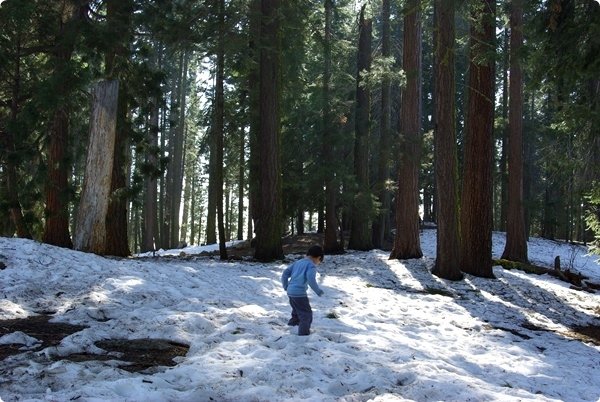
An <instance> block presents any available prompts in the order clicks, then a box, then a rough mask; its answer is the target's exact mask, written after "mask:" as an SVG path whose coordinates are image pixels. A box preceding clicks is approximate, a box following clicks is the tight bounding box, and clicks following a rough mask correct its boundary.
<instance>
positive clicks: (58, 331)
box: [0, 315, 86, 360]
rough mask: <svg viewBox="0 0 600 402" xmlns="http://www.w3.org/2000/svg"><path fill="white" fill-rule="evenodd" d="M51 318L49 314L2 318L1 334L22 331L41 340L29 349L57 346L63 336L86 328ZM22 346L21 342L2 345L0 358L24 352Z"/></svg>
mask: <svg viewBox="0 0 600 402" xmlns="http://www.w3.org/2000/svg"><path fill="white" fill-rule="evenodd" d="M51 318H52V317H51V316H48V315H36V316H32V317H27V318H19V319H14V320H0V336H3V335H6V334H11V333H13V332H17V331H20V332H23V333H25V334H27V335H29V336H31V337H33V338H36V339H38V340H39V341H41V343H40V344H39V345H38V346H36V347H32V348H29V349H28V350H42V349H44V348H47V347H49V346H56V345H58V344H59V343H60V341H62V340H63V338H65V337H67V336H69V335H71V334H74V333H75V332H79V331H81V330H82V329H84V328H86V327H83V326H81V325H71V324H65V323H60V322H49V320H50V319H51ZM21 348H23V345H20V344H9V345H0V360H4V359H6V358H7V357H8V356H11V355H16V354H19V353H22V352H23V350H20V349H21Z"/></svg>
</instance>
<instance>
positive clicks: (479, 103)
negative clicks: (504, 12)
mask: <svg viewBox="0 0 600 402" xmlns="http://www.w3.org/2000/svg"><path fill="white" fill-rule="evenodd" d="M495 9H496V6H495V0H479V1H477V2H476V4H475V7H474V9H473V11H472V21H473V22H472V26H471V33H470V44H469V48H470V62H469V91H468V95H467V96H468V105H467V121H466V133H465V146H464V151H465V156H464V174H463V191H462V208H461V216H460V218H461V236H462V242H461V254H460V259H461V269H462V271H463V272H466V273H469V274H473V275H475V276H480V277H486V278H493V277H494V273H493V271H492V226H493V219H492V210H493V206H492V190H493V189H492V187H493V177H492V176H493V175H492V165H493V163H492V161H493V157H492V150H493V129H494V54H495V52H496V45H495V11H496V10H495Z"/></svg>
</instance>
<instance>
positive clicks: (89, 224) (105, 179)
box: [73, 80, 119, 255]
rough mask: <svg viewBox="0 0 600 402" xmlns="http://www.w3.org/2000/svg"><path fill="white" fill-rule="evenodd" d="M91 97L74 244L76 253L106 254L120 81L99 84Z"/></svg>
mask: <svg viewBox="0 0 600 402" xmlns="http://www.w3.org/2000/svg"><path fill="white" fill-rule="evenodd" d="M92 95H93V97H92V116H91V119H90V139H89V145H88V152H87V161H86V165H85V179H84V184H83V190H82V194H81V200H80V201H79V209H78V213H77V225H76V229H75V234H74V236H73V245H74V247H75V249H76V250H81V251H87V252H92V253H96V254H100V255H104V254H106V251H107V250H106V241H107V237H108V228H107V221H106V217H107V214H108V208H109V201H110V191H111V179H112V177H113V163H114V158H113V157H112V156H113V154H114V148H115V143H116V128H117V103H118V97H119V81H117V80H110V81H100V82H99V83H98V84H96V86H95V87H94V91H93V94H92ZM107 155H108V156H109V157H107Z"/></svg>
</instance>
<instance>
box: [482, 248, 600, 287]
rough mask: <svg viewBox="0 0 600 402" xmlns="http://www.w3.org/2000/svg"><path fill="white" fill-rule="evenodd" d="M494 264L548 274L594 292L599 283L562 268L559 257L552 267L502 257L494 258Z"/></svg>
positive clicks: (537, 273) (530, 272)
mask: <svg viewBox="0 0 600 402" xmlns="http://www.w3.org/2000/svg"><path fill="white" fill-rule="evenodd" d="M494 263H495V264H496V265H500V266H501V267H502V268H504V269H509V270H510V269H518V270H519V271H523V272H527V273H529V274H536V275H544V274H548V275H551V276H553V277H555V278H558V279H560V280H561V281H564V282H567V283H570V284H571V285H573V286H572V287H571V288H572V289H575V290H582V291H586V292H591V293H594V289H596V290H598V289H600V284H597V283H593V282H589V281H588V279H589V278H588V277H587V276H585V275H582V274H580V273H578V272H574V271H571V270H570V269H566V270H562V269H561V267H560V258H559V257H556V259H555V260H554V268H547V267H542V266H539V265H533V264H528V263H524V262H519V261H509V260H504V259H498V260H494Z"/></svg>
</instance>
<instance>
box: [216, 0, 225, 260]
mask: <svg viewBox="0 0 600 402" xmlns="http://www.w3.org/2000/svg"><path fill="white" fill-rule="evenodd" d="M218 1H219V42H218V44H217V82H216V88H215V96H216V107H215V124H214V126H215V137H216V144H215V151H216V160H215V168H216V171H215V172H214V173H215V176H216V180H215V182H216V183H215V185H216V195H215V199H216V200H217V220H218V225H219V254H220V256H221V259H222V260H226V259H227V248H226V244H225V241H226V238H225V236H226V233H225V222H224V221H225V218H224V216H223V147H224V146H225V144H224V139H223V137H224V135H225V133H224V128H223V127H224V126H223V120H224V114H225V97H224V89H223V85H224V81H225V72H224V71H225V0H218Z"/></svg>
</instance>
